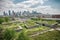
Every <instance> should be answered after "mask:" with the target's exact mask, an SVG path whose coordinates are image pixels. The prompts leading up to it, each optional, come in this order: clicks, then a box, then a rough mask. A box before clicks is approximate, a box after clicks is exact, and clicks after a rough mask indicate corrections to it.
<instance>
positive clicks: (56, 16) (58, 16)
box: [52, 15, 60, 18]
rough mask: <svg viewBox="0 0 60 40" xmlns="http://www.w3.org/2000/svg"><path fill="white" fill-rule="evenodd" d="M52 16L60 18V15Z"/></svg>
mask: <svg viewBox="0 0 60 40" xmlns="http://www.w3.org/2000/svg"><path fill="white" fill-rule="evenodd" d="M52 18H60V15H52Z"/></svg>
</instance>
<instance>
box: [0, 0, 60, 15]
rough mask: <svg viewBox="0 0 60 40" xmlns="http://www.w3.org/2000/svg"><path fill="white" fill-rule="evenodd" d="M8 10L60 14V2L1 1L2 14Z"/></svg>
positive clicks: (33, 0)
mask: <svg viewBox="0 0 60 40" xmlns="http://www.w3.org/2000/svg"><path fill="white" fill-rule="evenodd" d="M8 10H14V11H24V10H26V11H27V10H29V11H32V10H35V11H38V12H42V13H49V14H60V0H0V14H2V12H3V11H8Z"/></svg>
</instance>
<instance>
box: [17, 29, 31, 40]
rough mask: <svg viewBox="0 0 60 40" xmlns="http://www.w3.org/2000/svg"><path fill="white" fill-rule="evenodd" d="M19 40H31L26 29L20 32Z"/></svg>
mask: <svg viewBox="0 0 60 40" xmlns="http://www.w3.org/2000/svg"><path fill="white" fill-rule="evenodd" d="M17 40H30V38H29V37H28V36H27V34H26V33H25V31H24V30H22V32H21V33H20V34H19V36H18V38H17Z"/></svg>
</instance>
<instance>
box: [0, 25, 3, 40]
mask: <svg viewBox="0 0 60 40" xmlns="http://www.w3.org/2000/svg"><path fill="white" fill-rule="evenodd" d="M3 39H4V37H3V27H1V26H0V40H3Z"/></svg>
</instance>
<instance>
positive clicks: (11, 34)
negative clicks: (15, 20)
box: [4, 29, 15, 40]
mask: <svg viewBox="0 0 60 40" xmlns="http://www.w3.org/2000/svg"><path fill="white" fill-rule="evenodd" d="M14 38H15V31H14V30H9V29H6V30H5V32H4V39H5V40H14Z"/></svg>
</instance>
